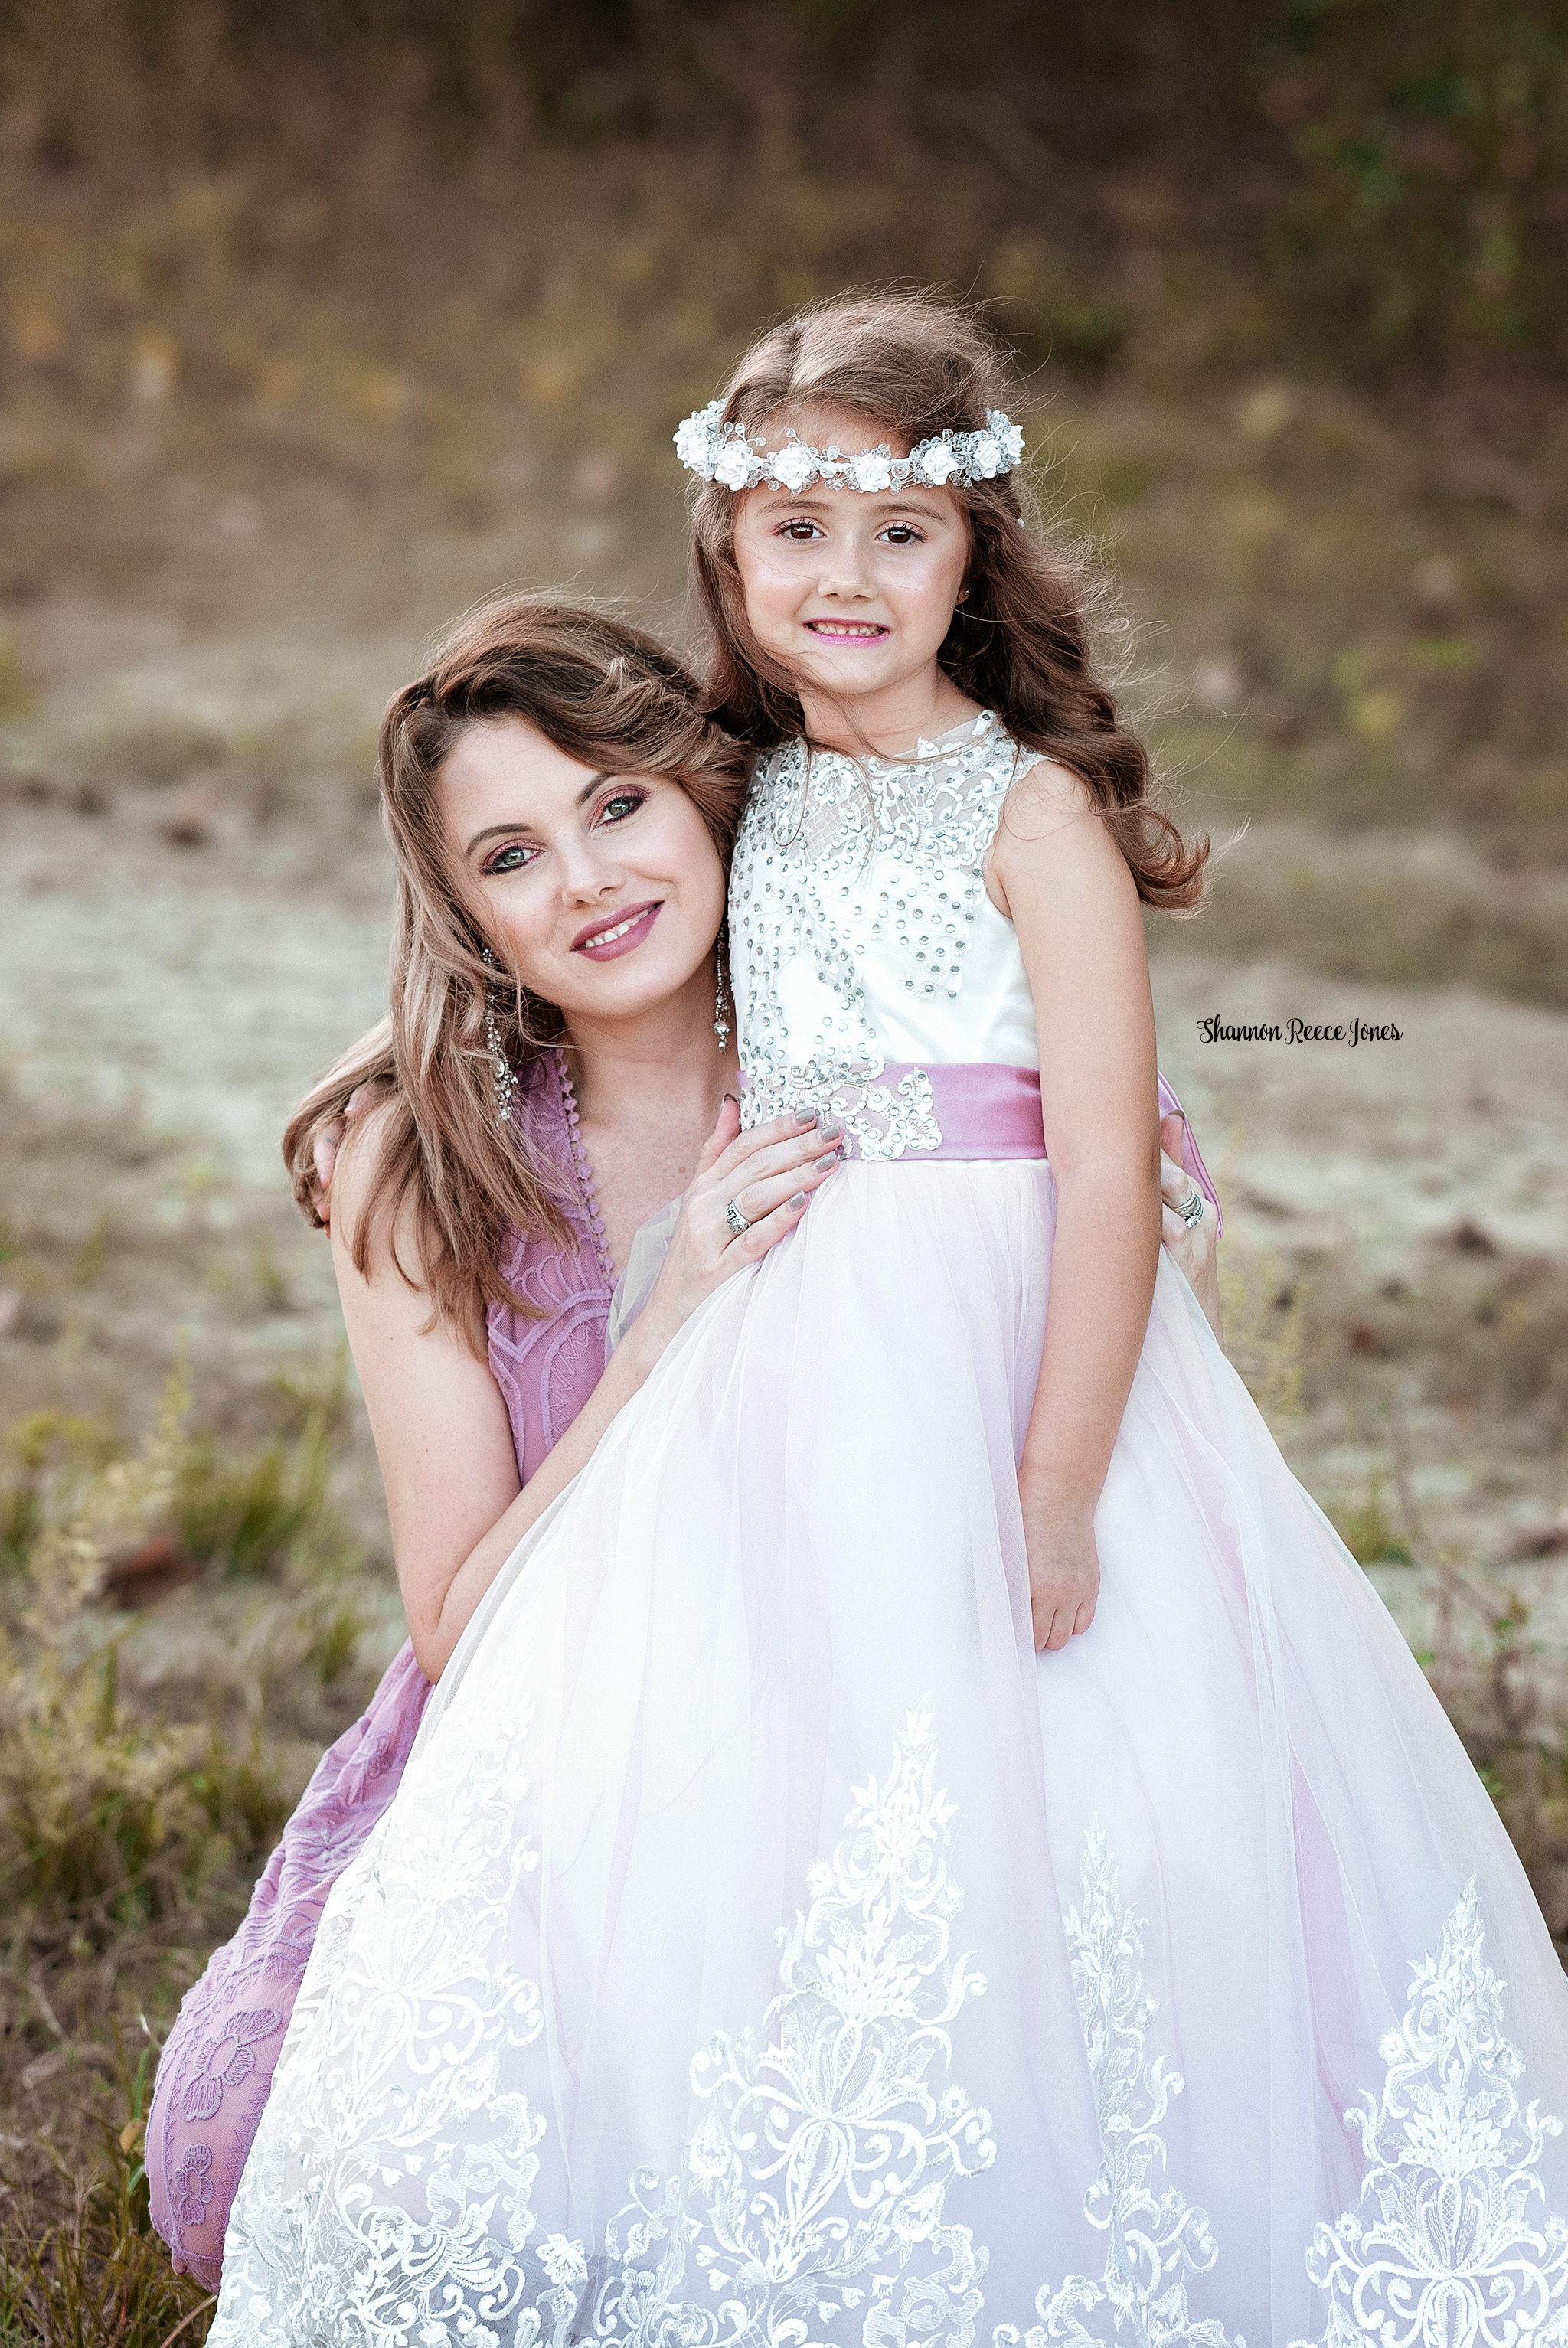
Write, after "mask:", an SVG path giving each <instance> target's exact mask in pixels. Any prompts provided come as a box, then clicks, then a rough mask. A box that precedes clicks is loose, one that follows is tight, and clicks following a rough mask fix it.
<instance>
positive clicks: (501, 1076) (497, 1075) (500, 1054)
mask: <svg viewBox="0 0 1568 2348" xmlns="http://www.w3.org/2000/svg"><path fill="white" fill-rule="evenodd" d="M480 961H481V962H482V963H484V965H485V968H486V969H487V970H488V971H490V972H493V971H494V969H495V967H496V959H495V956H494V954H492V953H491V952H490V948H489V946H486V948H485V949H484V952H483V953H482V954H481V955H480ZM485 1049H486V1051H487V1052H488V1053H489V1054H490V1076H491V1078H492V1079H493V1081H494V1084H495V1121H496V1123H497V1125H498V1126H500V1129H501V1131H502V1132H503V1133H504V1132H505V1130H506V1128H507V1127H508V1126H509V1125H510V1124H511V1104H512V1099H513V1097H514V1096H515V1094H516V1092H517V1071H516V1069H515V1068H514V1067H513V1066H512V1065H511V1061H510V1060H509V1059H508V1058H507V1056H506V1054H505V1052H504V1051H503V1050H502V1049H501V1041H500V1027H499V1026H498V1025H497V1024H496V1015H495V980H494V978H493V977H490V978H487V979H486V981H485Z"/></svg>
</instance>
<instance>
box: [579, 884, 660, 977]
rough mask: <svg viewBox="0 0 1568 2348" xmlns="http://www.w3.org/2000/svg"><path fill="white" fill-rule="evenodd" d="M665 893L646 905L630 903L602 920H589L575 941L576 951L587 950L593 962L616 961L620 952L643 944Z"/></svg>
mask: <svg viewBox="0 0 1568 2348" xmlns="http://www.w3.org/2000/svg"><path fill="white" fill-rule="evenodd" d="M664 903H665V901H664V899H663V898H662V897H655V898H652V899H651V900H650V901H649V902H648V903H647V904H645V905H627V906H624V907H622V909H621V910H620V911H618V912H614V913H610V914H608V915H606V916H605V917H604V918H603V920H601V921H597V922H590V923H589V924H588V927H587V928H586V929H585V930H580V931H579V932H578V933H577V935H576V937H574V938H573V941H572V951H573V953H580V954H586V955H587V957H588V959H589V961H590V962H614V960H615V958H616V956H617V955H618V954H626V953H631V952H632V949H633V948H634V946H640V945H641V944H642V942H643V940H644V939H645V937H646V936H647V934H648V932H649V931H650V930H651V929H652V928H653V926H654V923H655V922H656V921H657V920H658V918H659V915H660V913H661V912H662V911H664Z"/></svg>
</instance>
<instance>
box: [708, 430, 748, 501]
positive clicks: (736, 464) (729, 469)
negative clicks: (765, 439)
mask: <svg viewBox="0 0 1568 2348" xmlns="http://www.w3.org/2000/svg"><path fill="white" fill-rule="evenodd" d="M713 478H714V479H715V480H716V481H722V482H723V483H724V486H725V488H726V489H749V487H750V485H751V451H750V449H749V448H748V447H747V445H746V443H745V441H744V440H727V441H726V442H725V444H724V446H723V448H721V449H720V450H719V452H718V454H717V457H716V458H714V460H713Z"/></svg>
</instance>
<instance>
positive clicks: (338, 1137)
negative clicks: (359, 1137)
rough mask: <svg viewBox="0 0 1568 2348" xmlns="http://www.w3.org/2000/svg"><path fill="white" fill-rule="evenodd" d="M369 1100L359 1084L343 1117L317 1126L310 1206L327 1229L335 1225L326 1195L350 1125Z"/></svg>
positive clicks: (314, 1136)
mask: <svg viewBox="0 0 1568 2348" xmlns="http://www.w3.org/2000/svg"><path fill="white" fill-rule="evenodd" d="M369 1099H370V1087H369V1086H368V1085H356V1086H355V1087H354V1090H353V1091H352V1092H351V1093H350V1094H349V1096H348V1098H347V1099H346V1101H345V1102H344V1104H343V1115H342V1116H341V1117H331V1118H329V1119H328V1121H327V1123H326V1124H325V1125H322V1126H318V1127H317V1128H316V1130H315V1134H314V1135H313V1137H312V1139H311V1145H310V1154H311V1159H312V1162H313V1164H314V1165H315V1181H314V1182H313V1183H312V1184H311V1186H310V1203H311V1205H312V1206H313V1207H314V1208H315V1211H316V1218H317V1220H318V1221H319V1222H320V1223H321V1224H322V1225H323V1227H324V1228H325V1229H330V1228H331V1224H332V1201H331V1200H330V1199H329V1198H328V1197H327V1192H328V1191H329V1190H330V1189H331V1188H332V1178H333V1175H334V1173H335V1170H336V1167H337V1153H338V1150H339V1149H340V1148H342V1146H343V1137H344V1135H345V1134H346V1132H347V1130H348V1128H349V1126H350V1124H351V1123H352V1122H353V1120H354V1118H355V1117H357V1116H358V1115H359V1113H360V1111H361V1109H363V1108H365V1107H366V1106H367V1104H368V1102H369Z"/></svg>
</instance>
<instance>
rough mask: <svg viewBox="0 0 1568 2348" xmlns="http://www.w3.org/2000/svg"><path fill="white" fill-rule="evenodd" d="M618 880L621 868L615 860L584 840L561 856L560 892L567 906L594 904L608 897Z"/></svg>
mask: <svg viewBox="0 0 1568 2348" xmlns="http://www.w3.org/2000/svg"><path fill="white" fill-rule="evenodd" d="M620 878H621V868H620V866H619V865H618V864H617V863H616V862H615V861H614V859H613V858H610V857H608V856H604V855H603V854H601V853H600V852H599V850H596V849H595V848H594V847H593V845H592V844H591V843H590V842H589V841H587V840H585V839H580V840H577V841H574V842H573V845H572V847H571V848H569V849H566V850H562V858H561V891H562V896H563V897H564V898H565V899H566V901H567V902H568V903H569V904H573V905H588V904H593V903H595V902H596V901H598V900H599V899H600V898H602V897H606V896H608V895H609V893H610V891H612V890H613V889H614V888H615V887H616V885H617V884H618V882H619V880H620Z"/></svg>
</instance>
